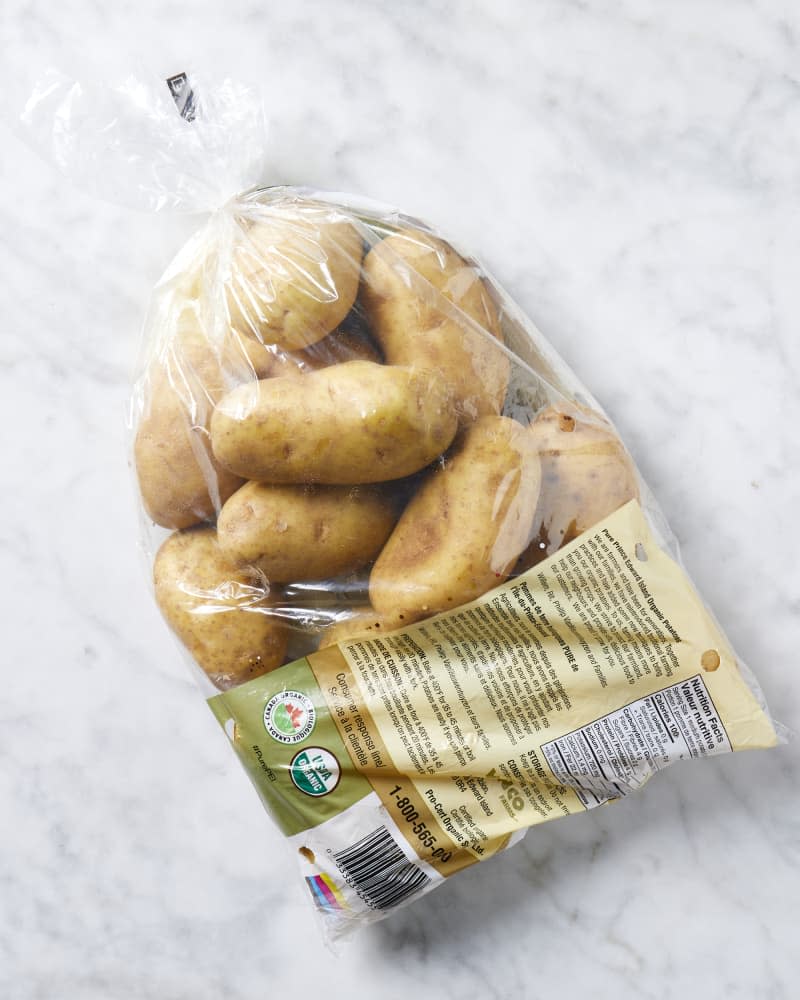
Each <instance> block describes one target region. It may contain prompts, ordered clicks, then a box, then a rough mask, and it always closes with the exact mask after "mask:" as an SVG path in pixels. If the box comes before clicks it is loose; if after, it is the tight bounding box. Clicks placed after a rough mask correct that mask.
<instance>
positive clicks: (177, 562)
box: [153, 528, 287, 691]
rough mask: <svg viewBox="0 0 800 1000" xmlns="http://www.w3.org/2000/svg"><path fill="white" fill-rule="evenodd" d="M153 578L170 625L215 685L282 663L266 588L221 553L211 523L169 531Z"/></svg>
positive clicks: (280, 635)
mask: <svg viewBox="0 0 800 1000" xmlns="http://www.w3.org/2000/svg"><path fill="white" fill-rule="evenodd" d="M153 579H154V582H155V589H156V600H157V601H158V606H159V607H160V608H161V612H162V614H163V615H164V617H165V618H166V620H167V623H168V624H169V626H170V628H171V629H172V631H173V632H175V634H176V635H177V636H178V638H179V639H180V640H181V641H182V642H183V644H184V645H185V646H186V648H187V649H188V650H189V652H190V653H191V654H192V656H193V657H194V658H195V660H197V662H198V663H199V664H200V666H201V667H202V668H203V670H204V671H205V672H206V674H208V676H209V678H210V679H211V681H212V682H213V683H214V684H215V685H216V686H217V687H218V688H219V689H220V690H223V691H224V690H226V689H227V688H230V687H234V686H235V685H237V684H243V683H244V682H245V681H249V680H252V679H253V678H254V677H260V676H261V674H265V673H267V672H268V671H269V670H274V669H275V667H279V666H280V665H281V663H282V662H283V657H284V653H285V650H286V639H287V630H286V628H285V626H284V625H283V624H282V623H281V622H279V621H278V620H277V619H276V617H275V616H274V615H271V614H269V600H270V595H269V593H268V592H267V591H265V589H264V588H263V587H262V586H259V585H257V584H256V583H255V582H254V580H253V579H252V578H251V577H249V576H247V575H246V574H245V573H243V572H241V571H240V570H237V569H235V568H234V567H233V566H232V565H231V564H230V563H229V562H228V561H227V559H225V558H224V557H223V555H222V552H221V551H220V548H219V545H218V544H217V535H216V532H215V531H214V529H213V528H194V529H192V530H190V531H178V532H175V534H173V535H170V537H169V538H168V539H167V540H166V541H165V542H164V544H163V545H162V546H161V548H160V549H159V550H158V554H157V555H156V560H155V564H154V566H153Z"/></svg>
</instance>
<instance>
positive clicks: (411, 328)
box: [362, 229, 510, 424]
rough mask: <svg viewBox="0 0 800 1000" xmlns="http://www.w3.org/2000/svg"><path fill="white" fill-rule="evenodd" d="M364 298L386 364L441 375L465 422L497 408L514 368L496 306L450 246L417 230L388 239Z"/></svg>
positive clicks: (371, 260) (368, 271) (370, 265)
mask: <svg viewBox="0 0 800 1000" xmlns="http://www.w3.org/2000/svg"><path fill="white" fill-rule="evenodd" d="M362 300H363V304H364V311H365V314H366V316H367V319H368V321H369V323H370V326H371V328H372V332H373V334H374V336H375V338H376V340H377V341H378V344H379V345H380V347H381V349H382V351H383V353H384V355H385V357H386V362H387V364H391V365H419V366H421V367H425V368H434V369H435V370H437V371H439V372H441V374H442V377H443V378H444V379H445V380H446V382H447V383H448V385H449V386H450V388H451V390H452V392H453V396H454V399H455V405H456V409H457V411H458V414H459V420H460V422H461V423H462V424H468V423H470V422H472V421H473V420H475V419H477V418H478V417H481V416H484V415H486V414H494V413H499V412H500V410H501V409H502V407H503V400H504V398H505V393H506V388H507V386H508V378H509V372H510V366H509V361H508V358H507V357H506V356H505V354H504V353H503V351H502V350H501V349H500V348H499V347H498V346H497V341H499V340H502V338H501V332H500V323H499V320H498V317H497V310H496V309H495V307H494V303H493V302H492V300H491V298H490V296H489V294H488V292H487V290H486V287H485V285H484V283H483V281H482V280H481V278H480V275H479V274H478V271H477V270H476V268H475V267H473V266H472V265H471V264H468V263H467V262H466V261H464V260H463V259H462V258H461V257H459V256H458V254H457V253H456V252H455V251H454V250H453V248H452V247H450V246H449V245H448V244H447V243H445V242H444V241H443V240H439V239H437V238H436V237H434V236H431V235H430V234H428V233H423V232H420V231H418V230H414V229H409V230H406V231H404V232H402V233H397V234H396V235H393V236H389V237H387V238H386V239H384V240H382V241H381V242H380V243H378V244H377V245H376V246H375V247H374V248H373V249H372V250H370V252H369V253H368V254H367V256H366V259H365V260H364V281H363V291H362ZM443 300H446V301H447V302H448V303H452V305H453V306H455V307H457V309H453V308H452V307H451V308H450V309H449V310H448V308H447V306H446V305H445V303H444V301H443Z"/></svg>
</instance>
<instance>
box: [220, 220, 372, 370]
mask: <svg viewBox="0 0 800 1000" xmlns="http://www.w3.org/2000/svg"><path fill="white" fill-rule="evenodd" d="M362 255H363V246H362V240H361V236H360V235H359V233H358V231H357V230H356V229H355V227H354V226H353V225H352V224H351V223H350V222H348V221H346V220H343V219H342V218H341V216H337V214H336V213H335V212H334V211H333V210H331V209H327V208H321V207H319V206H312V207H309V206H306V207H300V206H295V207H293V208H291V209H288V208H286V207H285V206H282V207H280V209H279V210H278V211H275V212H271V211H270V210H269V209H267V208H265V209H264V210H263V212H262V213H261V216H260V218H259V219H258V221H255V222H252V223H249V224H248V223H242V225H241V227H240V228H239V229H238V230H237V232H236V236H235V239H234V241H233V246H232V248H231V251H230V273H229V274H228V276H227V278H226V280H225V298H226V302H227V306H228V315H229V317H230V323H231V326H232V327H233V329H234V330H236V331H237V332H238V333H240V334H244V335H246V336H249V337H252V338H253V339H254V340H256V341H261V342H262V343H264V344H276V345H278V346H279V347H281V348H284V349H285V350H287V351H295V350H299V349H302V348H304V347H307V346H308V345H309V344H314V343H316V342H317V341H318V340H322V338H323V337H325V336H327V334H329V333H330V332H331V330H335V329H336V327H337V326H338V325H339V324H340V323H341V322H342V320H343V319H344V318H345V316H346V315H347V314H348V312H349V311H350V308H351V307H352V305H353V302H354V301H355V297H356V293H357V291H358V283H359V278H360V273H361V258H362Z"/></svg>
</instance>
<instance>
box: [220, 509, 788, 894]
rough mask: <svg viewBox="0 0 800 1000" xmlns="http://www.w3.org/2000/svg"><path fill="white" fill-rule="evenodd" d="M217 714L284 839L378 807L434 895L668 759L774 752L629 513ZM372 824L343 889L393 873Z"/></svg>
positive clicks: (733, 668) (731, 662)
mask: <svg viewBox="0 0 800 1000" xmlns="http://www.w3.org/2000/svg"><path fill="white" fill-rule="evenodd" d="M304 699H307V702H306V701H305V700H304ZM210 703H211V706H212V709H214V711H215V713H216V714H217V717H218V718H219V720H220V722H222V723H223V725H224V724H225V721H226V720H229V719H234V720H235V721H236V726H237V731H238V737H237V739H234V745H236V746H237V749H238V750H239V753H240V756H242V758H243V760H244V761H245V765H246V766H247V767H248V770H249V772H250V774H251V777H253V780H254V781H255V783H256V785H257V787H258V788H259V789H260V791H261V792H262V797H263V798H264V799H265V801H266V802H267V804H268V806H269V808H270V811H271V812H273V815H275V816H276V819H277V820H278V822H279V824H280V825H281V828H282V829H283V830H284V832H285V833H287V834H290V835H293V834H298V833H299V832H300V831H303V830H309V829H311V828H315V827H318V826H319V825H320V824H323V823H328V824H329V826H330V828H331V829H334V828H336V829H339V827H338V826H336V823H333V818H334V817H336V816H337V815H340V814H342V813H343V811H345V812H346V811H347V810H348V809H350V808H351V807H352V804H353V803H354V802H357V801H359V800H361V799H362V798H364V797H365V796H367V795H368V794H370V793H372V792H374V793H375V795H376V796H377V799H378V801H379V802H380V806H381V810H382V816H383V817H384V818H383V819H381V824H382V825H386V826H387V829H391V830H392V831H394V833H393V836H395V838H396V836H397V835H400V836H402V838H404V840H405V842H406V845H407V853H406V855H405V856H406V860H408V859H409V858H414V859H417V860H416V862H414V863H416V864H418V866H420V867H421V869H422V870H425V871H427V872H429V873H430V872H433V871H435V872H436V873H438V875H440V876H447V875H450V874H452V873H453V872H455V871H457V870H458V869H460V868H463V867H465V866H466V865H470V864H473V863H474V862H476V861H479V860H482V859H483V858H487V857H489V856H491V855H492V854H494V853H496V852H497V851H499V850H501V849H503V848H504V847H506V846H507V845H508V844H509V842H510V841H511V840H512V839H513V840H516V839H517V837H518V836H519V835H520V832H521V831H523V830H524V829H525V828H527V827H529V826H532V825H535V824H537V823H541V822H543V821H545V820H550V819H555V818H558V817H560V816H566V815H569V814H571V813H575V812H581V811H583V810H585V809H588V808H592V807H594V806H596V805H599V804H601V803H603V802H608V801H610V800H611V799H615V798H619V797H620V796H622V795H625V794H627V793H628V792H630V791H632V790H634V789H636V788H639V787H641V785H643V784H644V783H645V781H647V780H648V779H649V778H650V777H651V776H652V775H653V774H654V773H655V772H656V771H657V770H660V769H661V768H663V767H666V766H667V765H668V764H670V763H672V762H673V761H675V760H679V759H682V758H687V757H702V756H708V755H710V754H716V753H723V752H727V751H730V750H737V749H740V748H741V749H743V748H755V747H768V746H773V745H774V744H775V742H776V736H775V732H774V730H773V728H772V725H771V723H770V721H769V719H768V718H767V716H766V715H765V714H764V712H763V710H762V709H761V707H760V706H759V704H758V702H757V700H756V698H755V697H754V695H753V693H752V692H751V690H750V688H749V687H748V686H747V684H746V683H745V681H744V679H743V677H742V676H741V674H740V672H739V669H738V667H737V664H736V661H735V659H734V656H733V652H732V650H731V648H730V646H729V645H728V643H727V641H726V640H725V638H724V636H723V635H722V633H721V632H720V630H719V628H718V627H717V626H716V624H715V623H714V621H713V619H712V618H711V616H710V615H709V613H708V612H707V611H706V609H705V607H704V606H703V603H702V601H701V600H700V598H699V596H698V595H697V593H696V592H695V590H694V588H693V587H692V585H691V583H690V582H689V580H688V578H687V577H686V575H685V573H684V572H683V570H682V569H681V568H680V567H679V566H678V565H677V564H676V563H675V562H674V560H673V559H672V558H671V557H670V556H669V555H668V554H667V553H666V552H664V551H663V550H662V549H661V548H660V547H659V545H658V544H657V542H656V541H655V540H654V538H653V537H652V535H651V533H650V530H649V528H648V525H647V522H646V520H645V517H644V515H643V513H642V510H641V508H640V506H639V504H638V503H637V502H636V501H631V502H629V503H628V504H626V505H625V506H624V507H622V508H620V509H619V510H618V511H617V512H616V513H614V514H612V515H611V516H610V517H608V518H606V519H605V520H604V521H603V522H601V523H600V524H598V525H597V526H596V527H595V528H593V529H592V530H590V531H588V532H585V533H584V534H582V535H580V536H579V537H578V538H576V539H574V540H573V541H572V542H570V543H569V544H568V545H566V546H564V548H562V549H560V550H559V551H558V552H556V553H555V554H554V555H553V556H551V557H550V558H549V559H547V560H545V561H544V562H542V563H540V564H539V565H538V566H536V567H534V568H533V569H531V570H529V571H528V572H527V573H525V574H523V575H522V576H519V577H516V578H515V579H512V580H510V581H509V582H507V583H505V584H503V585H502V586H500V587H497V588H496V589H495V590H493V591H490V592H489V593H487V594H485V595H484V596H483V597H481V598H479V599H478V600H476V601H473V602H472V603H470V604H466V605H463V606H462V607H459V608H457V609H456V610H454V611H452V612H446V613H444V614H441V615H437V616H435V617H433V618H430V619H428V620H427V621H424V622H421V623H419V624H417V625H412V626H409V627H406V628H404V629H402V630H399V631H395V632H391V633H387V634H384V635H381V636H379V637H375V636H374V635H370V636H369V637H365V638H362V639H358V638H355V639H351V640H348V641H346V642H344V643H342V644H341V645H340V646H338V647H330V648H327V649H323V650H320V651H319V652H317V653H312V654H311V655H310V656H309V657H308V658H307V660H301V661H298V662H297V663H295V664H290V665H288V666H286V667H282V668H280V669H279V670H277V671H275V672H273V673H272V674H267V675H266V676H265V677H261V678H257V679H256V680H254V681H251V682H249V683H248V684H245V685H242V686H241V687H239V688H236V689H234V690H233V691H230V692H227V693H225V694H222V695H218V696H216V697H215V698H212V699H211V702H210ZM312 709H313V712H312ZM273 730H274V732H273ZM295 733H297V734H299V738H298V739H297V742H293V740H294V738H295ZM362 812H363V810H362ZM358 814H359V815H360V814H361V813H360V812H359V813H358ZM347 815H348V816H349V815H351V814H350V813H348V814H347ZM352 815H356V813H352ZM337 822H338V821H337ZM370 823H372V826H371V827H370V829H366V828H365V829H363V830H362V829H361V828H360V827H359V828H358V829H355V828H353V826H352V824H349V825H348V826H347V830H348V845H347V846H348V848H349V846H350V845H352V844H358V845H359V847H358V848H357V849H354V854H353V855H350V854H347V853H345V854H343V855H341V857H340V858H339V860H340V861H341V862H342V863H341V865H340V869H337V870H340V875H341V872H344V874H345V875H347V877H350V878H351V880H352V877H353V876H352V873H353V871H354V870H355V869H353V867H352V864H351V863H350V861H348V859H352V857H355V856H358V857H360V856H361V854H367V855H368V854H370V852H376V853H377V854H379V855H380V856H381V857H391V856H393V855H392V854H391V849H390V846H389V844H388V841H386V840H385V836H384V834H383V833H382V832H376V831H377V830H378V825H377V824H376V822H375V817H374V816H373V817H372V819H371V820H370ZM319 828H320V830H321V829H323V827H321V826H320V827H319ZM363 838H366V839H363ZM370 838H373V839H370ZM362 839H363V843H362ZM333 853H336V852H333ZM334 860H335V859H334ZM403 864H405V862H403ZM348 866H349V867H348ZM409 871H410V870H409ZM348 873H349V875H348ZM329 875H331V877H332V878H333V877H334V875H335V871H334V869H333V868H331V869H329ZM412 875H413V873H412V874H411V875H410V874H408V872H407V873H406V876H404V877H408V878H409V879H411V880H412V881H413V879H412ZM413 877H414V878H416V877H417V876H416V875H414V876H413ZM421 882H422V880H421V879H420V884H421ZM359 888H363V887H359ZM364 891H365V890H364Z"/></svg>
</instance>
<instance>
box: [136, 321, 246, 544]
mask: <svg viewBox="0 0 800 1000" xmlns="http://www.w3.org/2000/svg"><path fill="white" fill-rule="evenodd" d="M234 368H235V366H234ZM237 372H238V375H239V377H238V378H237V377H235V376H234V374H233V369H230V370H229V369H227V368H225V367H224V365H223V364H221V363H220V358H219V357H218V355H217V354H216V353H215V352H214V350H213V349H212V347H211V346H210V345H209V344H208V342H207V341H206V339H205V337H204V336H203V334H202V332H201V331H200V329H199V327H198V326H197V320H196V316H195V314H194V312H193V311H192V310H191V309H187V310H185V311H184V313H183V314H182V315H181V316H180V318H179V321H178V324H177V331H176V333H175V336H174V338H173V340H172V342H171V343H170V345H169V347H168V348H167V350H166V352H165V354H164V355H163V356H162V357H160V358H158V359H156V360H155V361H154V362H153V364H152V366H151V369H150V382H149V393H148V399H147V400H146V404H145V410H144V414H143V416H142V419H141V421H140V423H139V426H138V428H137V432H136V440H135V443H134V460H135V463H136V473H137V476H138V480H139V489H140V491H141V495H142V502H143V503H144V507H145V510H146V511H147V513H148V515H149V516H150V517H151V518H152V519H153V521H155V522H156V523H157V524H160V525H162V526H163V527H165V528H188V527H190V526H191V525H193V524H197V523H198V522H200V521H204V520H207V519H208V518H210V517H213V516H214V514H215V512H216V511H217V510H218V509H219V507H221V506H222V504H223V503H224V502H225V501H226V500H227V499H228V497H229V496H230V495H231V493H233V492H234V490H236V489H238V487H239V486H240V485H241V482H242V481H241V479H240V478H239V477H238V476H236V475H234V474H233V473H231V472H230V471H229V470H228V469H225V468H224V467H222V466H220V465H219V463H218V462H217V461H216V460H215V458H214V456H213V454H212V452H211V447H210V440H209V436H208V423H209V421H210V418H211V412H212V409H213V406H214V403H215V402H216V401H217V399H219V398H220V397H221V396H222V395H224V394H225V393H226V392H227V391H228V390H229V389H231V388H232V387H233V386H234V385H236V384H238V382H240V381H241V380H242V377H244V373H243V371H242V369H241V367H240V368H238V369H237Z"/></svg>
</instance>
